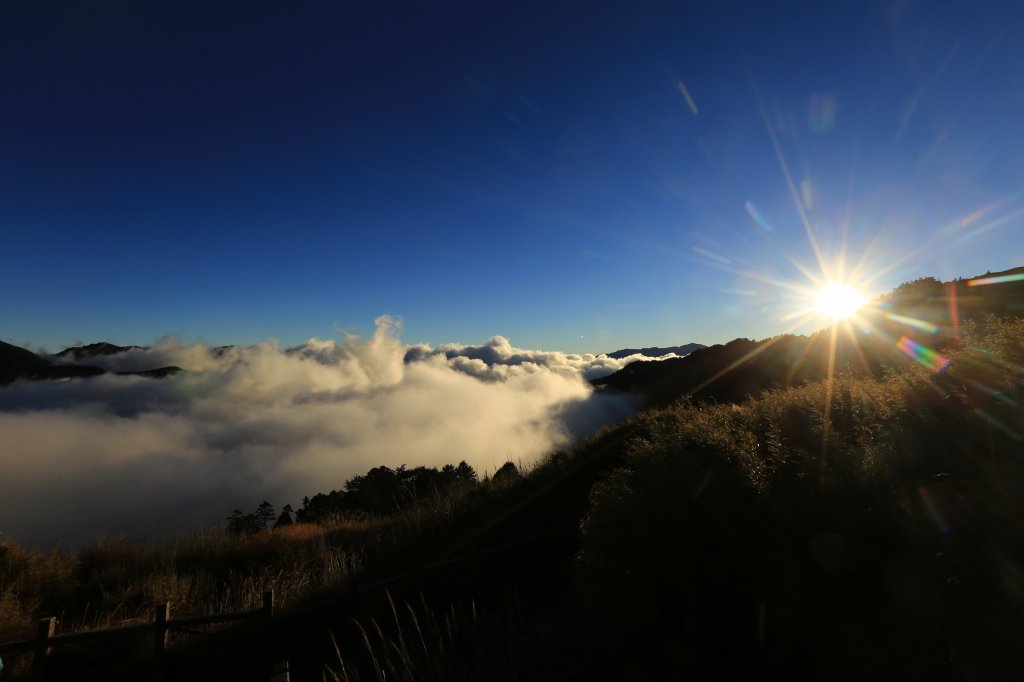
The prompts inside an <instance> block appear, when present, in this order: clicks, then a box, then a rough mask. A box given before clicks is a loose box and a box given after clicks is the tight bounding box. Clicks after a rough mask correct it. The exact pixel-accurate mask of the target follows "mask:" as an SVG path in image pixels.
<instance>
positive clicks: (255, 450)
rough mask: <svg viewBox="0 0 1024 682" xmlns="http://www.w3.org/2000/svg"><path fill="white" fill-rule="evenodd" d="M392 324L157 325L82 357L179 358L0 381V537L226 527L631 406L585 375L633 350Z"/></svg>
mask: <svg viewBox="0 0 1024 682" xmlns="http://www.w3.org/2000/svg"><path fill="white" fill-rule="evenodd" d="M399 335H400V325H399V324H398V323H396V322H395V321H394V320H392V319H391V318H388V317H386V316H385V317H381V318H379V319H378V320H377V327H376V332H375V333H374V335H373V336H372V338H369V339H359V338H355V337H352V336H348V337H347V338H345V339H340V340H337V341H335V340H326V341H325V340H319V339H310V340H309V341H307V342H306V343H304V344H302V345H300V346H297V347H294V348H287V349H283V348H281V347H280V346H279V345H278V344H277V343H275V342H265V343H260V344H256V345H253V346H247V347H228V348H211V347H209V346H206V345H203V344H193V345H182V344H180V343H177V342H175V341H174V340H164V341H161V342H159V343H157V344H155V345H153V346H152V347H150V348H147V349H132V350H129V351H126V352H123V353H119V354H116V355H111V356H102V357H97V358H92V359H89V360H87V361H85V362H86V363H88V364H95V365H100V366H103V367H105V368H106V369H108V370H111V371H137V370H146V369H153V368H156V367H162V366H167V365H177V366H179V367H182V368H184V369H185V370H187V371H186V372H183V373H181V374H179V375H177V376H173V377H169V378H166V379H150V378H145V377H139V376H116V375H113V374H107V375H103V376H99V377H94V378H90V379H79V380H72V381H40V382H18V383H15V384H12V385H9V386H7V387H3V388H0V458H2V461H3V462H4V467H3V474H2V475H0V533H2V534H3V535H2V536H0V540H2V539H3V537H4V536H6V537H8V538H11V539H13V540H15V541H18V542H23V543H27V544H32V545H36V546H49V545H52V544H54V543H58V542H59V543H62V544H63V545H64V546H70V545H75V544H78V543H81V542H84V541H87V540H89V539H91V538H92V537H94V536H95V535H97V534H99V533H115V534H119V533H130V534H134V535H141V536H160V535H163V534H166V533H168V532H173V531H175V530H177V529H183V528H203V527H210V526H216V525H219V523H220V522H221V521H222V519H223V518H224V517H225V516H226V515H227V514H228V513H229V512H230V511H231V510H232V509H234V508H236V507H238V508H241V509H243V510H250V509H252V508H254V507H255V506H256V505H257V504H258V503H259V502H260V501H262V500H269V501H270V502H272V503H273V504H274V505H275V506H276V507H278V508H280V507H281V506H283V505H284V504H286V503H289V504H292V505H293V506H296V507H297V506H299V504H300V502H301V500H302V497H303V496H305V495H313V494H315V493H317V492H326V491H329V490H331V489H340V488H341V487H342V486H343V485H344V482H345V481H346V480H347V479H348V478H351V477H352V476H354V475H357V474H361V473H365V472H366V471H367V470H368V469H370V468H371V467H375V466H379V465H386V466H391V467H397V466H399V465H402V464H405V465H408V466H410V467H412V466H419V465H426V466H439V465H442V464H445V463H457V462H458V461H459V460H463V459H464V460H466V461H467V462H469V463H470V464H472V465H473V466H474V467H476V469H477V470H478V471H479V472H481V473H483V472H486V471H492V472H493V471H494V470H495V469H496V468H497V467H498V466H500V465H501V464H502V463H504V462H505V461H507V460H512V461H514V462H516V463H523V464H529V463H531V462H533V461H535V460H536V458H537V457H539V456H541V455H543V454H544V453H545V452H548V451H551V450H553V449H555V448H558V447H562V446H565V445H567V444H569V443H570V442H571V441H573V440H575V439H577V438H580V437H583V436H586V435H587V434H589V433H591V432H593V431H594V430H596V429H597V428H599V427H600V426H602V425H604V424H608V423H610V422H613V421H616V420H618V419H621V418H622V417H624V416H626V415H628V414H629V413H630V412H631V411H632V410H633V409H635V407H636V405H635V403H634V402H633V400H632V399H631V398H628V397H626V396H622V395H609V394H606V393H602V392H595V391H594V390H593V389H592V387H591V386H590V384H589V383H588V381H587V380H588V379H593V378H596V377H599V376H603V375H606V374H610V373H611V372H614V371H616V370H617V369H620V368H621V367H623V366H625V365H626V364H628V363H629V362H631V361H633V360H636V359H638V357H639V356H634V357H632V358H625V359H622V360H616V359H612V358H609V357H607V356H605V355H596V356H595V355H590V354H583V355H575V354H567V353H558V352H546V351H533V350H524V349H519V348H514V347H513V346H512V345H511V344H510V343H509V341H508V340H507V339H505V338H502V337H494V338H492V339H491V340H490V341H488V342H487V343H486V344H484V345H482V346H465V345H458V344H446V345H442V346H438V347H436V348H434V347H430V346H426V345H412V346H409V345H405V344H403V343H402V342H401V340H400V338H399Z"/></svg>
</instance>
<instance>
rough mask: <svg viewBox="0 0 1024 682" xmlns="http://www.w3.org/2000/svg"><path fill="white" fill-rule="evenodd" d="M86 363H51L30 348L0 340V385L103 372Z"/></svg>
mask: <svg viewBox="0 0 1024 682" xmlns="http://www.w3.org/2000/svg"><path fill="white" fill-rule="evenodd" d="M103 373H104V371H103V369H101V368H99V367H90V366H88V365H52V364H50V362H49V361H48V360H46V359H45V358H43V357H40V356H39V355H36V354H35V353H33V352H32V351H30V350H26V349H24V348H21V347H19V346H14V345H11V344H9V343H4V342H3V341H0V385H3V384H9V383H11V382H12V381H15V380H17V379H27V380H37V379H70V378H80V377H91V376H96V375H99V374H103Z"/></svg>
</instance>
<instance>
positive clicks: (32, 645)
mask: <svg viewBox="0 0 1024 682" xmlns="http://www.w3.org/2000/svg"><path fill="white" fill-rule="evenodd" d="M273 617H274V592H273V590H270V591H268V592H264V593H263V606H261V607H260V608H258V609H252V610H249V611H231V612H228V613H212V614H208V615H203V616H186V617H184V618H174V619H172V618H171V605H170V604H169V603H164V604H158V605H157V607H156V609H155V612H154V614H153V620H152V622H149V623H140V624H138V625H120V626H117V627H112V628H104V629H102V630H84V631H82V632H67V633H61V634H56V629H57V618H56V617H50V618H43V619H42V620H40V621H39V624H38V627H37V629H36V636H35V637H33V638H32V639H22V640H18V641H15V642H4V643H0V654H18V653H25V652H30V651H31V652H34V656H33V659H32V673H33V676H34V677H39V676H41V675H42V673H43V670H44V667H45V665H46V659H47V658H48V657H49V656H50V655H51V654H52V652H53V650H54V649H55V648H56V647H59V646H62V645H66V644H79V643H81V642H99V641H104V640H111V639H119V638H121V637H130V636H144V635H149V636H151V637H152V641H153V660H154V665H155V666H158V665H159V662H160V659H162V658H163V654H164V650H165V649H166V648H167V639H168V636H169V635H170V633H171V632H181V633H183V634H190V635H199V634H209V633H206V632H204V631H202V630H196V629H195V628H196V627H197V626H200V625H213V624H216V623H230V622H236V621H247V620H266V622H267V623H270V622H271V620H272V619H273Z"/></svg>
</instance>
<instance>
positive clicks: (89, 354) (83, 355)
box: [54, 341, 144, 362]
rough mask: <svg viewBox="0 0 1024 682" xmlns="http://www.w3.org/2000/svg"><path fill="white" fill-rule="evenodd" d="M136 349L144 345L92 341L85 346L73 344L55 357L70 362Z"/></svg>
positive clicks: (140, 348) (141, 348)
mask: <svg viewBox="0 0 1024 682" xmlns="http://www.w3.org/2000/svg"><path fill="white" fill-rule="evenodd" d="M136 349H137V350H144V348H143V346H115V345H114V344H112V343H107V342H106V341H100V342H99V343H90V344H88V345H85V346H71V347H70V348H65V349H64V350H62V351H61V352H59V353H57V354H56V355H54V357H55V358H60V359H62V360H68V361H70V362H80V361H81V360H87V359H88V358H95V357H97V356H100V355H117V354H118V353H124V352H125V351H129V350H136Z"/></svg>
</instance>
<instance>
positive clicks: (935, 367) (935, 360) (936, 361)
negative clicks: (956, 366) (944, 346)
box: [896, 336, 949, 372]
mask: <svg viewBox="0 0 1024 682" xmlns="http://www.w3.org/2000/svg"><path fill="white" fill-rule="evenodd" d="M896 346H897V347H898V348H899V349H900V350H901V351H902V352H903V354H904V355H906V356H907V357H909V358H910V359H911V360H913V361H914V362H916V363H918V364H920V365H924V366H925V367H927V368H928V369H930V370H931V371H933V372H941V371H942V370H944V369H946V368H947V367H949V359H948V358H944V357H942V356H941V355H939V354H938V353H936V352H935V351H933V350H932V349H931V348H929V347H928V346H922V345H921V344H919V343H918V342H917V341H914V340H913V339H908V338H907V337H906V336H903V337H900V340H899V341H898V342H897V344H896Z"/></svg>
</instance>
